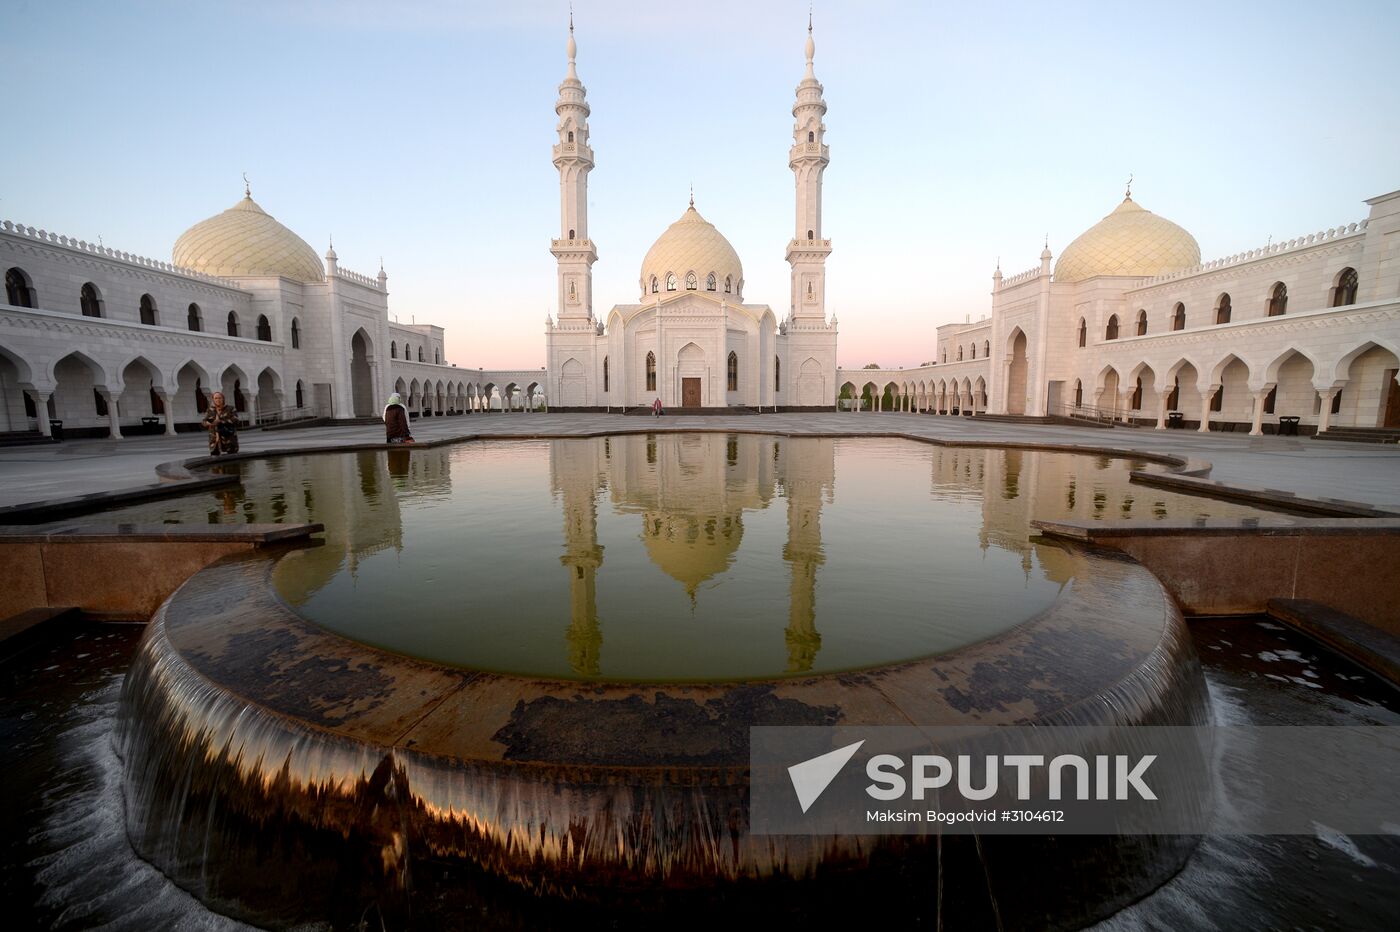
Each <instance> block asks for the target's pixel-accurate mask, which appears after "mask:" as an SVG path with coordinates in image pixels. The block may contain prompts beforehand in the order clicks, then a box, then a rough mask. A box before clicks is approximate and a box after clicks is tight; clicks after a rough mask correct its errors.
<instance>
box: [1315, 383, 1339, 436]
mask: <svg viewBox="0 0 1400 932" xmlns="http://www.w3.org/2000/svg"><path fill="white" fill-rule="evenodd" d="M1339 391H1341V389H1340V388H1328V389H1324V390H1321V391H1319V392H1318V393H1317V394H1318V396H1319V397H1321V398H1322V407H1321V408H1319V409H1318V412H1317V432H1318V433H1319V434H1321V433H1325V432H1326V431H1327V428H1328V426H1329V425H1330V424H1331V423H1332V399H1334V398H1336V397H1337V392H1339Z"/></svg>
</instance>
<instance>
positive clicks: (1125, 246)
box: [1055, 196, 1201, 282]
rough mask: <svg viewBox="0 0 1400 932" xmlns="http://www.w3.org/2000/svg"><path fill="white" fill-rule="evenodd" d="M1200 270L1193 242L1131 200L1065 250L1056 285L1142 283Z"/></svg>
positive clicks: (1128, 199) (1189, 237)
mask: <svg viewBox="0 0 1400 932" xmlns="http://www.w3.org/2000/svg"><path fill="white" fill-rule="evenodd" d="M1200 264H1201V247H1200V245H1199V244H1198V243H1197V242H1196V238H1195V237H1194V236H1192V235H1191V234H1190V233H1187V232H1186V231H1185V230H1183V229H1182V228H1181V227H1179V226H1177V225H1176V224H1175V223H1172V222H1171V221H1170V220H1167V219H1166V218H1165V217H1159V216H1157V215H1156V214H1154V213H1153V212H1152V211H1150V210H1144V209H1143V208H1142V207H1139V206H1138V205H1137V203H1136V202H1135V201H1134V200H1133V199H1132V197H1131V196H1129V197H1125V198H1123V203H1121V204H1119V205H1118V207H1117V208H1115V209H1114V211H1113V213H1111V214H1109V215H1108V216H1107V217H1104V218H1103V219H1102V220H1100V221H1099V222H1098V223H1096V224H1094V225H1093V226H1091V227H1090V228H1089V229H1087V230H1085V231H1084V232H1083V233H1082V234H1080V236H1079V238H1078V239H1076V240H1075V241H1074V242H1072V243H1070V244H1069V245H1068V246H1066V247H1065V251H1064V252H1062V253H1060V258H1059V261H1057V262H1056V263H1055V281H1057V282H1082V281H1084V280H1085V279H1087V278H1093V277H1094V276H1096V275H1125V276H1133V277H1138V278H1145V277H1150V276H1153V275H1162V274H1164V273H1166V272H1174V271H1177V270H1178V269H1185V268H1190V267H1191V266H1193V265H1200Z"/></svg>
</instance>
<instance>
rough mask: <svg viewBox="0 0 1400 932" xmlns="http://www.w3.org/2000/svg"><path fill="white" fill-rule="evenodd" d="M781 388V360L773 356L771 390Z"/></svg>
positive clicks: (780, 389)
mask: <svg viewBox="0 0 1400 932" xmlns="http://www.w3.org/2000/svg"><path fill="white" fill-rule="evenodd" d="M782 390H783V361H782V360H781V359H779V358H778V357H777V356H774V357H773V391H775V392H780V391H782Z"/></svg>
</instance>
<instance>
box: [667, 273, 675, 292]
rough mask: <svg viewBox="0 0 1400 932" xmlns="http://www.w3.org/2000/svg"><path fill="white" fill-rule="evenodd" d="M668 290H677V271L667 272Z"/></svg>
mask: <svg viewBox="0 0 1400 932" xmlns="http://www.w3.org/2000/svg"><path fill="white" fill-rule="evenodd" d="M666 290H667V291H675V290H676V273H675V272H667V273H666Z"/></svg>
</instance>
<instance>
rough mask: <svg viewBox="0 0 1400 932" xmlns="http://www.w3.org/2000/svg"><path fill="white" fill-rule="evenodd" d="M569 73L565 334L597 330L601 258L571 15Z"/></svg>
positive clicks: (559, 245) (562, 96)
mask: <svg viewBox="0 0 1400 932" xmlns="http://www.w3.org/2000/svg"><path fill="white" fill-rule="evenodd" d="M568 53H569V73H568V74H566V75H565V76H564V83H562V84H560V85H559V100H558V101H557V102H555V104H554V112H555V113H557V114H559V126H558V127H557V129H558V132H559V141H558V142H557V143H556V144H555V146H554V167H555V168H557V169H559V238H558V239H556V240H553V241H552V243H551V244H550V250H549V251H550V252H552V253H553V254H554V258H555V259H556V260H557V261H558V263H559V315H558V317H559V328H560V329H562V330H583V329H591V328H592V326H593V323H592V319H593V263H594V262H596V261H598V253H597V252H596V251H595V250H594V248H593V242H592V240H590V239H589V238H588V173H589V172H590V171H592V170H593V150H592V149H591V148H589V146H588V114H589V109H588V102H587V101H586V100H585V99H584V98H585V96H586V95H587V91H585V90H584V87H583V82H582V81H580V80H579V79H578V74H577V73H576V72H575V70H574V58H575V56H576V55H577V53H578V45H577V44H576V43H575V42H574V17H573V14H572V13H570V14H569V44H568Z"/></svg>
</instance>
